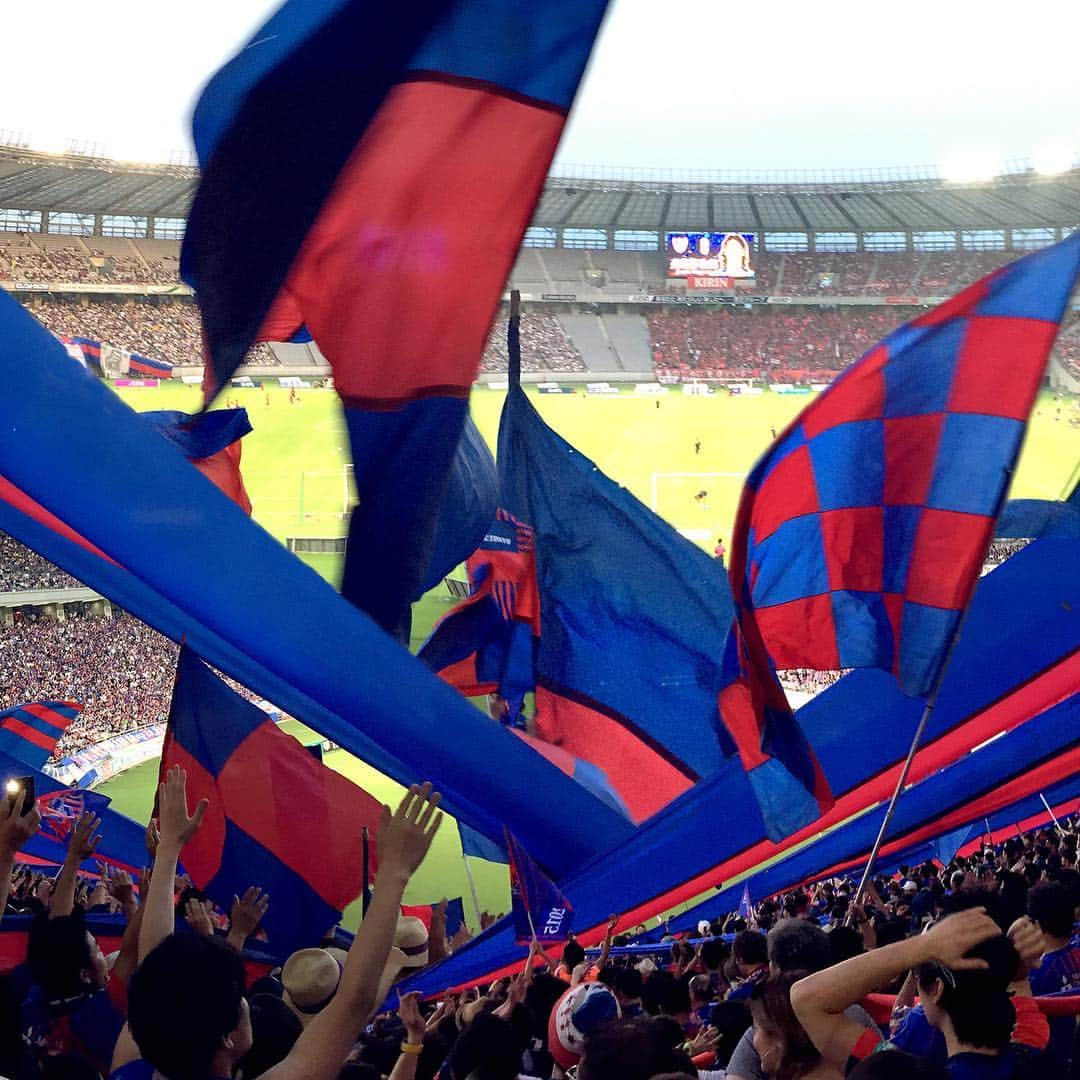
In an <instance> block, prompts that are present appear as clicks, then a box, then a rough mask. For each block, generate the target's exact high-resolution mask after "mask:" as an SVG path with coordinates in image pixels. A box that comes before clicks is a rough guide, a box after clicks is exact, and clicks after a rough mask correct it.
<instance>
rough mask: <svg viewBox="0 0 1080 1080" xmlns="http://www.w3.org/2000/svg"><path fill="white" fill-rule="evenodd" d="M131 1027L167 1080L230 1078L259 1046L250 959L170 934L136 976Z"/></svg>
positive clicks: (130, 1001)
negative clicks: (248, 994) (250, 997)
mask: <svg viewBox="0 0 1080 1080" xmlns="http://www.w3.org/2000/svg"><path fill="white" fill-rule="evenodd" d="M128 1026H129V1027H130V1029H131V1034H132V1037H133V1038H134V1039H135V1043H136V1045H137V1046H138V1048H139V1053H140V1054H142V1056H143V1058H145V1059H146V1061H147V1062H148V1063H149V1064H150V1065H152V1066H153V1067H154V1068H155V1069H156V1070H157V1071H158V1072H159V1073H161V1075H162V1076H164V1077H166V1078H167V1080H205V1078H206V1077H207V1076H215V1075H217V1076H220V1075H223V1073H222V1072H221V1071H220V1070H224V1075H228V1074H229V1073H231V1071H232V1066H233V1065H234V1064H235V1063H236V1062H237V1061H239V1060H240V1058H242V1057H243V1056H244V1054H246V1053H247V1052H248V1050H250V1049H251V1044H252V1036H251V1017H250V1014H249V1012H248V1005H247V1002H246V1001H245V1000H244V964H243V961H242V960H241V959H240V957H239V955H238V954H237V953H235V952H234V951H233V950H232V949H230V948H229V947H228V946H226V945H224V944H223V943H221V942H219V941H216V940H214V939H213V938H204V937H199V936H198V935H196V934H172V935H170V936H169V937H167V938H166V939H165V940H164V941H163V942H162V943H161V944H160V945H158V946H157V948H155V949H154V950H153V952H151V953H150V955H149V956H147V957H146V959H145V960H144V961H143V962H142V963H141V964H140V965H139V967H138V969H137V970H136V972H135V974H134V975H133V976H132V977H131V984H130V987H129V991H128Z"/></svg>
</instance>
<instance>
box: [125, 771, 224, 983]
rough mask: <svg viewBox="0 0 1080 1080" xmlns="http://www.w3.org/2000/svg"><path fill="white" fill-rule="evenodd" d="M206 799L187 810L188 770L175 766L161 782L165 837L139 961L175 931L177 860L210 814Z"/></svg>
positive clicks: (150, 890)
mask: <svg viewBox="0 0 1080 1080" xmlns="http://www.w3.org/2000/svg"><path fill="white" fill-rule="evenodd" d="M206 807H207V802H206V800H205V799H203V800H202V801H201V802H200V803H199V805H198V806H196V807H195V813H194V814H192V815H191V816H190V817H189V816H188V812H187V773H186V772H185V771H184V770H183V769H181V768H179V767H177V766H174V767H173V768H171V769H170V770H169V774H168V776H167V777H166V778H165V782H164V783H162V784H159V785H158V820H159V829H160V832H161V839H160V840H159V841H158V845H157V860H156V861H155V863H154V872H153V873H152V874H151V875H150V886H149V888H148V889H147V890H146V899H145V901H144V902H143V917H142V926H141V927H140V928H139V960H140V962H141V961H143V960H145V959H146V957H147V956H148V955H149V954H150V953H151V952H152V951H153V950H154V948H155V947H156V946H157V945H159V944H161V942H163V941H164V940H165V939H166V938H167V937H168V936H169V935H170V934H171V933H172V932H173V929H174V925H175V922H176V913H175V911H174V910H173V902H174V898H173V891H174V889H175V886H176V863H177V861H178V860H179V858H180V849H181V848H182V847H183V846H184V844H186V843H187V842H188V840H190V839H191V838H192V837H193V836H194V835H195V833H196V832H197V831H198V828H199V825H200V824H202V819H203V814H205V813H206Z"/></svg>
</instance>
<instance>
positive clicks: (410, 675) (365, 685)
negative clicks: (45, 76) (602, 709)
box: [0, 290, 631, 874]
mask: <svg viewBox="0 0 1080 1080" xmlns="http://www.w3.org/2000/svg"><path fill="white" fill-rule="evenodd" d="M0 381H3V382H4V384H5V385H6V386H8V387H9V389H10V390H11V392H10V393H8V394H4V395H0V428H2V429H4V430H17V431H18V432H19V438H18V439H7V440H3V441H2V442H0V529H3V531H4V532H6V533H8V534H9V535H11V536H14V537H16V538H17V539H18V540H20V541H21V542H22V543H24V544H26V545H27V546H28V547H30V548H32V549H33V550H34V551H37V552H39V553H40V554H41V555H43V556H44V557H45V558H47V559H48V560H49V561H50V562H52V563H54V564H56V565H57V566H60V567H62V568H63V569H64V570H66V571H67V572H68V573H70V574H72V575H73V576H74V577H75V578H77V579H78V580H79V581H82V582H85V583H86V584H87V585H88V586H90V587H91V588H94V589H97V591H98V592H100V593H102V594H103V595H105V596H108V597H109V598H110V599H111V600H112V601H113V602H114V603H116V604H119V605H120V606H121V607H123V608H124V609H125V610H126V611H129V612H131V613H132V614H133V615H135V616H137V617H138V618H140V619H142V620H143V621H144V622H145V623H147V624H148V625H150V626H152V627H154V629H156V630H158V631H159V632H160V633H162V634H164V635H165V636H167V637H169V638H171V639H172V640H173V641H177V642H179V641H186V642H187V643H188V644H189V645H190V646H191V648H192V649H193V650H195V651H196V652H197V653H198V654H199V655H200V656H202V657H204V658H205V659H206V660H207V661H208V662H210V663H212V664H213V665H214V666H215V667H216V668H218V669H219V670H221V671H223V672H225V673H226V674H228V675H229V676H231V677H232V678H235V679H236V680H237V681H239V682H240V683H241V684H242V685H244V686H247V687H249V688H250V689H252V690H254V691H256V692H257V693H259V694H261V695H262V696H263V697H265V698H267V699H268V700H271V701H273V702H274V703H275V704H277V705H278V706H280V707H281V708H282V709H283V710H285V711H286V712H287V713H288V714H289V715H290V716H295V717H296V718H297V719H299V720H301V721H303V722H304V723H306V724H307V725H308V726H309V727H311V728H312V729H313V730H315V731H318V732H319V733H320V734H322V735H323V736H325V737H326V738H328V739H331V740H333V741H334V742H335V743H336V744H338V745H339V746H341V747H343V748H344V749H346V750H348V751H349V753H351V754H354V755H355V756H357V757H359V758H361V759H363V760H364V761H367V762H369V763H370V764H371V765H372V766H373V767H374V768H377V769H378V770H379V771H380V772H382V773H384V774H386V775H388V776H391V777H393V778H394V779H396V780H398V781H399V782H401V783H403V784H406V785H407V784H409V783H412V782H414V781H416V780H417V779H418V778H423V777H427V778H428V779H431V780H432V781H433V782H434V783H435V784H436V785H437V786H438V788H439V790H440V791H442V792H443V796H444V799H443V805H444V806H445V807H446V808H447V810H448V811H449V812H450V813H452V814H453V815H454V816H455V817H457V818H459V819H461V820H464V821H465V822H466V823H468V824H469V825H470V826H472V827H473V828H475V829H478V830H479V831H481V832H483V833H485V834H486V835H488V836H495V837H499V836H501V833H502V827H503V824H504V823H505V824H507V825H509V826H510V827H511V828H512V829H513V830H514V832H515V835H517V836H519V837H520V838H521V840H522V842H523V843H525V844H527V845H528V847H529V850H530V851H532V852H533V853H534V854H535V855H536V857H537V858H540V859H542V860H543V862H544V865H546V866H548V867H550V868H551V869H552V871H553V872H554V873H557V874H562V873H565V872H567V871H568V870H569V869H570V868H571V867H573V866H578V865H581V864H582V863H583V862H585V861H586V860H588V859H591V858H592V857H594V856H595V855H596V854H597V853H598V852H600V851H602V850H605V849H607V848H609V847H611V846H612V845H614V844H617V843H619V842H620V841H622V840H624V839H625V838H626V837H627V836H628V835H629V832H630V831H631V827H630V826H629V825H628V823H627V822H626V821H625V819H623V818H622V817H620V816H619V815H618V814H615V813H614V812H612V811H611V810H609V809H608V808H607V807H606V806H604V805H603V804H601V803H599V802H598V801H597V800H596V799H595V798H594V797H592V796H591V795H590V794H589V793H588V792H587V791H585V790H584V789H583V788H581V787H580V785H578V784H577V783H575V782H574V781H573V780H572V779H570V778H569V777H566V776H565V775H563V773H562V772H560V771H559V770H558V769H556V768H553V767H552V766H551V765H550V764H549V763H548V762H547V761H545V760H543V759H541V758H539V757H538V756H537V755H536V754H534V753H533V752H532V751H531V750H530V749H529V748H528V747H526V746H524V745H522V744H521V742H520V741H519V740H517V739H515V738H513V737H512V736H511V735H510V734H509V733H507V732H506V731H505V730H504V729H502V728H501V727H499V726H498V725H494V724H492V723H491V722H490V721H489V720H488V719H487V718H485V717H484V716H482V715H481V714H479V713H478V712H477V710H476V709H474V708H473V707H472V706H471V705H469V704H468V703H467V702H465V701H463V700H462V699H461V697H460V696H459V695H458V694H457V693H455V692H454V691H453V690H451V689H450V688H449V687H448V686H446V684H445V683H443V682H442V681H441V680H439V679H438V678H436V677H434V676H433V675H432V674H431V673H430V672H429V671H428V670H427V669H426V668H425V667H424V666H423V665H422V664H421V663H420V662H419V661H417V660H416V658H415V657H413V656H412V655H410V654H409V653H408V652H406V651H405V650H404V649H402V648H401V647H400V646H399V645H398V644H397V643H396V642H394V641H392V640H391V639H390V638H389V637H388V636H387V635H386V634H384V633H382V632H381V631H380V630H379V629H378V628H377V627H376V626H375V625H374V624H373V623H372V622H371V620H370V619H369V618H366V617H365V616H364V615H363V614H362V613H361V612H360V611H358V610H357V609H356V608H355V607H353V606H352V605H351V604H349V603H347V602H346V601H345V600H343V599H342V597H341V596H339V595H338V594H337V593H336V592H335V591H334V589H333V588H332V587H331V586H330V585H329V584H328V583H327V582H326V581H324V580H323V579H322V578H321V577H320V576H319V575H318V574H316V573H315V572H314V571H312V570H311V569H310V568H309V567H307V566H306V565H304V564H303V563H302V562H301V561H300V560H299V559H298V558H297V557H296V556H295V555H294V554H293V553H291V552H289V551H288V550H287V549H286V548H285V547H284V546H283V545H282V544H281V543H280V542H279V541H278V540H276V539H275V538H274V537H272V536H270V535H269V534H268V533H267V532H266V531H265V530H263V529H262V528H260V527H259V526H258V525H257V524H255V522H253V521H252V520H251V519H250V517H248V516H247V515H246V514H244V513H243V512H242V511H241V510H240V508H239V507H238V506H236V505H235V503H233V502H232V501H230V500H229V499H228V498H226V497H225V496H224V495H223V494H222V493H221V492H220V491H219V490H218V489H217V488H216V487H214V485H213V484H211V483H209V482H208V481H207V479H206V478H205V477H204V476H202V475H200V474H199V472H198V471H197V470H196V469H195V468H194V467H192V465H191V464H190V463H189V462H188V461H187V460H186V459H185V458H184V456H183V455H182V454H181V453H180V452H179V451H178V450H177V449H176V447H175V446H173V445H171V444H170V443H169V442H168V441H167V440H163V439H162V438H161V437H160V436H159V435H158V434H156V433H155V432H154V431H152V430H151V428H150V426H149V425H148V424H147V423H146V421H145V420H143V419H142V417H141V416H139V415H138V414H137V413H135V412H134V411H133V410H132V409H131V408H130V407H129V406H127V405H125V404H124V403H123V402H122V401H121V400H120V399H119V398H118V397H117V396H116V395H115V394H114V393H112V391H111V390H110V389H109V388H108V387H107V386H104V385H103V384H102V383H101V382H99V381H98V380H96V379H87V378H85V376H84V375H83V373H82V372H80V371H79V370H78V368H77V367H76V366H75V365H74V364H72V362H71V360H70V359H69V358H68V356H67V354H66V353H65V351H64V348H63V346H62V345H61V344H60V343H59V342H58V341H57V340H56V339H55V338H54V337H53V336H52V335H51V334H50V333H49V332H48V331H47V330H45V329H44V327H42V326H41V325H40V324H39V323H37V322H36V321H35V320H34V318H33V317H32V316H31V315H30V314H29V313H28V312H27V311H26V310H25V309H24V308H22V307H21V306H20V305H19V304H18V303H16V301H15V300H13V299H12V298H11V297H9V296H8V295H7V294H6V293H4V292H3V291H2V290H0ZM42 416H48V417H50V423H49V424H47V425H46V424H42V423H41V417H42ZM57 430H63V432H64V438H63V440H62V441H59V440H57V439H56V437H55V432H56V431H57ZM240 555H242V558H241V557H239V556H240ZM267 582H273V588H272V589H268V588H267V587H266V583H267ZM298 612H302V613H303V617H302V618H300V617H298V614H297V613H298ZM342 658H347V660H345V661H343V659H342ZM448 731H452V732H453V738H452V739H448V738H447V732H448ZM493 808H497V809H493Z"/></svg>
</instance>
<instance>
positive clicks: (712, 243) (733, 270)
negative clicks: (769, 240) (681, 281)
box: [665, 232, 755, 278]
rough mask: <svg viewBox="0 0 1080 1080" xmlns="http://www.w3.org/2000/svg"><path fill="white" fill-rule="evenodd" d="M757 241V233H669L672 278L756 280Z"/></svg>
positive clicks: (670, 272)
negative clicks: (755, 249) (755, 247)
mask: <svg viewBox="0 0 1080 1080" xmlns="http://www.w3.org/2000/svg"><path fill="white" fill-rule="evenodd" d="M754 240H755V236H754V234H753V233H734V232H729V233H709V232H670V233H667V234H666V242H665V250H666V251H667V257H668V277H670V278H685V277H697V278H710V277H714V278H752V277H753V276H754V264H753V255H754Z"/></svg>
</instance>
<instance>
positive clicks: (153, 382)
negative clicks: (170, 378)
mask: <svg viewBox="0 0 1080 1080" xmlns="http://www.w3.org/2000/svg"><path fill="white" fill-rule="evenodd" d="M160 382H161V380H160V379H114V380H113V386H127V387H140V386H141V387H143V388H152V387H155V386H158V385H160Z"/></svg>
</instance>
